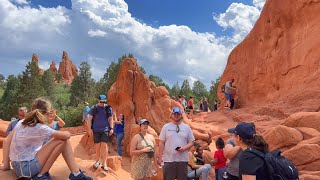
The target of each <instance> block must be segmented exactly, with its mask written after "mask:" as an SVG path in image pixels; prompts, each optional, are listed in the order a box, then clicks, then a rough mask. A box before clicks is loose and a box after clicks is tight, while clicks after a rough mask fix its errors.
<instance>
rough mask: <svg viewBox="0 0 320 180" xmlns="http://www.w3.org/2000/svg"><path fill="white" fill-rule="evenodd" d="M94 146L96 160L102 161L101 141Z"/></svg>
mask: <svg viewBox="0 0 320 180" xmlns="http://www.w3.org/2000/svg"><path fill="white" fill-rule="evenodd" d="M94 146H95V147H96V160H97V161H100V147H101V143H96V144H94Z"/></svg>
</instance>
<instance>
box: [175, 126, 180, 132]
mask: <svg viewBox="0 0 320 180" xmlns="http://www.w3.org/2000/svg"><path fill="white" fill-rule="evenodd" d="M176 132H177V133H179V132H180V127H179V126H178V125H177V127H176Z"/></svg>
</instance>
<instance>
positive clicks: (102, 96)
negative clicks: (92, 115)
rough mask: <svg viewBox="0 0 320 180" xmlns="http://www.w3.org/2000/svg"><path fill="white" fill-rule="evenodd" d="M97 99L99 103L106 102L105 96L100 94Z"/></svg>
mask: <svg viewBox="0 0 320 180" xmlns="http://www.w3.org/2000/svg"><path fill="white" fill-rule="evenodd" d="M98 99H99V100H100V102H107V96H106V95H104V94H100V95H99V97H98Z"/></svg>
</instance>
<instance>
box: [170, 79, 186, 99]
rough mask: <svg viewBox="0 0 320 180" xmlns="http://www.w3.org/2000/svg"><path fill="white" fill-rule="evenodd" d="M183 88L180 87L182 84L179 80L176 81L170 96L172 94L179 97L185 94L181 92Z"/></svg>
mask: <svg viewBox="0 0 320 180" xmlns="http://www.w3.org/2000/svg"><path fill="white" fill-rule="evenodd" d="M180 91H181V89H180V85H179V82H176V83H175V84H174V85H173V86H172V88H171V90H170V97H172V96H175V97H177V96H179V95H181V96H182V95H183V94H180V93H181V92H180Z"/></svg>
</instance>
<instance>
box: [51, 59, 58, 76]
mask: <svg viewBox="0 0 320 180" xmlns="http://www.w3.org/2000/svg"><path fill="white" fill-rule="evenodd" d="M49 69H50V71H51V72H52V74H53V75H54V77H56V75H57V72H58V70H57V67H56V62H54V61H52V63H51V64H50V68H49Z"/></svg>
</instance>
